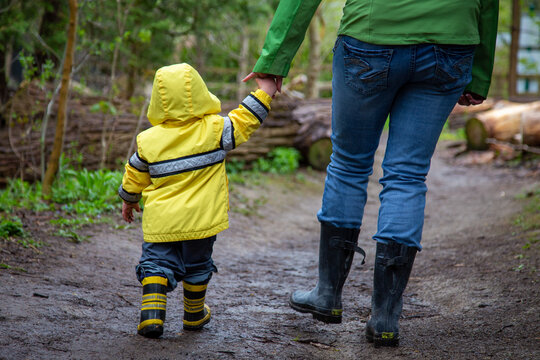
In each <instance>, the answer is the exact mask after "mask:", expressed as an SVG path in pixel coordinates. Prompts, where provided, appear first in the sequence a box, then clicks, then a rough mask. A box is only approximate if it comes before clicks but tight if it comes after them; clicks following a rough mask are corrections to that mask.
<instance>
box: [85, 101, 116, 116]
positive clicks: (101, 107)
mask: <svg viewBox="0 0 540 360" xmlns="http://www.w3.org/2000/svg"><path fill="white" fill-rule="evenodd" d="M90 111H91V112H93V113H101V114H110V115H116V114H117V113H118V111H117V110H116V107H115V106H114V105H113V104H112V103H110V102H109V101H105V100H101V101H100V102H98V103H96V104H94V105H92V106H91V107H90Z"/></svg>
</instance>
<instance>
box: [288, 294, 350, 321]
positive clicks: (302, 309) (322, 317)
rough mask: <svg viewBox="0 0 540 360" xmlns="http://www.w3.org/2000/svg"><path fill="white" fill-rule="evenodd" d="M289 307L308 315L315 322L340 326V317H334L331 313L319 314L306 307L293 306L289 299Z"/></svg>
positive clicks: (315, 310)
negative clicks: (311, 316) (310, 315)
mask: <svg viewBox="0 0 540 360" xmlns="http://www.w3.org/2000/svg"><path fill="white" fill-rule="evenodd" d="M289 306H290V307H291V308H293V309H294V310H296V311H298V312H301V313H310V314H312V315H313V318H314V319H315V320H318V321H322V322H324V323H326V324H341V318H342V317H341V315H334V314H332V313H331V312H321V311H319V310H318V309H316V308H314V307H311V306H307V305H303V306H301V305H298V304H295V303H294V302H293V301H292V300H291V299H289Z"/></svg>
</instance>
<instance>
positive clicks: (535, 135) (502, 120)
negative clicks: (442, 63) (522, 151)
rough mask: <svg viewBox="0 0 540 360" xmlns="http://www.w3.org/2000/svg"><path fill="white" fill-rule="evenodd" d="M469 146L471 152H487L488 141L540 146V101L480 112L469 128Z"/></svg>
mask: <svg viewBox="0 0 540 360" xmlns="http://www.w3.org/2000/svg"><path fill="white" fill-rule="evenodd" d="M465 133H466V136H467V146H468V148H469V149H471V150H485V149H487V148H488V147H489V144H488V142H487V139H490V138H491V139H495V140H498V141H503V142H507V143H519V144H525V145H530V146H538V145H540V101H536V102H532V103H527V104H515V103H503V104H502V107H498V108H495V109H493V110H489V111H486V112H484V113H479V114H477V115H476V116H475V117H472V118H470V119H469V120H468V121H467V123H466V126H465Z"/></svg>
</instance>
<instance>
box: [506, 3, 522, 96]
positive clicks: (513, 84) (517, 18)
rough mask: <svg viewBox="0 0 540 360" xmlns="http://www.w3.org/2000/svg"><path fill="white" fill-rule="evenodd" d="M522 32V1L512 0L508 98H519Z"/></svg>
mask: <svg viewBox="0 0 540 360" xmlns="http://www.w3.org/2000/svg"><path fill="white" fill-rule="evenodd" d="M520 30H521V1H520V0H512V31H511V35H512V38H511V42H510V62H509V69H508V96H509V98H510V99H512V98H515V97H516V96H517V66H518V50H519V33H520Z"/></svg>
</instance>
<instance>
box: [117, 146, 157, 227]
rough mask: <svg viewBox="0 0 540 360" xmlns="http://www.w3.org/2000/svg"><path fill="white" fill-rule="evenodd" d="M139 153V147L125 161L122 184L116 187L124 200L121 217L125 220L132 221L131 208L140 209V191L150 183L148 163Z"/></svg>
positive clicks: (138, 210)
mask: <svg viewBox="0 0 540 360" xmlns="http://www.w3.org/2000/svg"><path fill="white" fill-rule="evenodd" d="M139 154H140V149H139V150H138V151H137V152H135V153H134V154H133V155H132V156H131V158H130V159H129V161H128V162H127V164H126V166H125V169H126V172H125V173H124V177H123V178H122V185H120V188H119V189H118V195H119V196H120V198H121V199H122V200H124V204H123V205H122V217H123V218H124V220H125V221H127V222H131V221H133V210H135V211H137V212H140V211H141V210H140V208H139V200H140V199H141V197H142V191H143V190H144V188H146V187H147V186H148V185H150V184H151V180H150V174H149V173H148V163H147V162H146V161H145V160H144V159H143V158H142V157H141V156H140V155H139Z"/></svg>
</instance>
